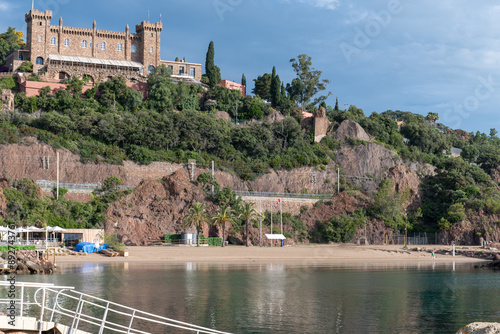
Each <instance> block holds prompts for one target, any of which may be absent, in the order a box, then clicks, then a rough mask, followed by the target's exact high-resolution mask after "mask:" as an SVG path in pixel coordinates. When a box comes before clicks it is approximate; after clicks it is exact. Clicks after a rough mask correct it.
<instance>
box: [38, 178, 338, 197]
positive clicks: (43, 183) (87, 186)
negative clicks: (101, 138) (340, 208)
mask: <svg viewBox="0 0 500 334" xmlns="http://www.w3.org/2000/svg"><path fill="white" fill-rule="evenodd" d="M35 182H36V183H37V184H38V185H39V186H40V187H41V188H43V189H47V190H50V189H52V188H54V187H55V186H56V182H54V181H47V180H37V181H35ZM59 187H60V188H65V189H68V190H81V191H87V192H92V191H99V190H100V189H101V188H102V184H101V183H59ZM131 188H134V186H119V187H118V189H120V190H126V189H131ZM235 193H236V195H238V196H241V197H242V198H243V199H252V198H286V199H287V200H296V201H299V202H307V201H312V202H317V201H320V200H325V201H326V200H330V199H331V198H332V195H331V194H299V193H275V192H261V191H240V190H235Z"/></svg>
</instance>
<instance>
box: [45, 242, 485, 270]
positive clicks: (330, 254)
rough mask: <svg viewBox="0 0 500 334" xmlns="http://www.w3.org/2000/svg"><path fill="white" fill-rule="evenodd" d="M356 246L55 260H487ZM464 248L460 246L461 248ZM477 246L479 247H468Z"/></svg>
mask: <svg viewBox="0 0 500 334" xmlns="http://www.w3.org/2000/svg"><path fill="white" fill-rule="evenodd" d="M416 249H417V246H412V247H409V248H408V250H405V249H403V247H402V246H355V245H344V244H333V245H301V246H293V247H242V246H228V247H192V246H133V247H128V248H127V250H128V253H129V256H128V257H107V256H104V255H101V254H95V253H94V254H87V255H85V256H83V255H82V256H74V255H73V256H72V255H68V256H56V263H88V262H99V263H107V262H110V263H115V262H170V263H186V262H212V263H249V262H286V263H298V264H310V265H314V264H327V263H330V264H335V263H355V262H367V261H368V262H378V263H380V262H392V261H398V262H401V261H418V262H422V261H423V262H443V263H445V262H481V261H484V260H481V259H478V258H473V257H466V256H462V255H457V256H455V257H453V256H452V255H451V251H452V247H451V246H432V245H431V246H418V249H419V251H417V250H416ZM459 249H461V248H459ZM468 249H469V250H471V251H473V250H477V249H479V248H478V247H469V248H468ZM431 250H435V251H438V252H439V251H440V250H444V251H446V252H449V253H450V254H436V258H433V257H432V255H431V253H430V251H431ZM51 260H52V258H51Z"/></svg>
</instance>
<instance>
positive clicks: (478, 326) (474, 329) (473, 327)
mask: <svg viewBox="0 0 500 334" xmlns="http://www.w3.org/2000/svg"><path fill="white" fill-rule="evenodd" d="M457 334H500V323H498V322H474V323H472V324H469V325H467V326H465V327H462V328H461V329H460V330H459V331H458V332H457Z"/></svg>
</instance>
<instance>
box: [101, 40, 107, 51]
mask: <svg viewBox="0 0 500 334" xmlns="http://www.w3.org/2000/svg"><path fill="white" fill-rule="evenodd" d="M101 50H106V42H101Z"/></svg>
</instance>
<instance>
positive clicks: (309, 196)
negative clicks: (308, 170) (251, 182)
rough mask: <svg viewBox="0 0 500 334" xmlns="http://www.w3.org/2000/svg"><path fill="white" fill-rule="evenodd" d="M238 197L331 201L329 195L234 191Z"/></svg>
mask: <svg viewBox="0 0 500 334" xmlns="http://www.w3.org/2000/svg"><path fill="white" fill-rule="evenodd" d="M235 193H236V195H238V196H248V197H252V196H253V197H276V198H302V199H323V200H329V199H332V195H331V194H298V193H272V192H271V193H268V192H261V191H235Z"/></svg>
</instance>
